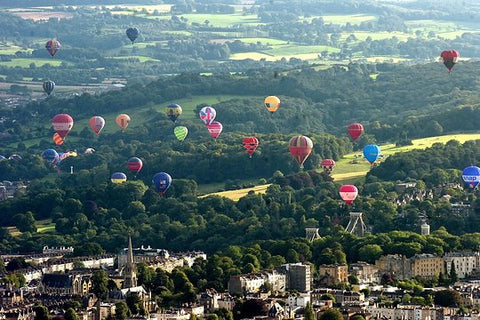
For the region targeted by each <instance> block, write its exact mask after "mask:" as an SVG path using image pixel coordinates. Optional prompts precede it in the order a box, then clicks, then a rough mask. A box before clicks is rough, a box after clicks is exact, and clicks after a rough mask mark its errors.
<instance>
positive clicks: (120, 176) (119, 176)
mask: <svg viewBox="0 0 480 320" xmlns="http://www.w3.org/2000/svg"><path fill="white" fill-rule="evenodd" d="M110 181H112V182H113V183H124V182H125V181H127V175H126V174H125V173H123V172H115V173H114V174H112V176H111V177H110Z"/></svg>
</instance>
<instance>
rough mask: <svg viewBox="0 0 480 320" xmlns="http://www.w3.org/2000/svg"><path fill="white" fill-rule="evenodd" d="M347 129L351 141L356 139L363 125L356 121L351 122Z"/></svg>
mask: <svg viewBox="0 0 480 320" xmlns="http://www.w3.org/2000/svg"><path fill="white" fill-rule="evenodd" d="M347 131H348V134H349V135H350V137H352V139H353V141H357V139H358V138H360V136H361V135H362V133H363V125H362V124H361V123H357V122H355V123H352V124H350V125H349V126H348V127H347Z"/></svg>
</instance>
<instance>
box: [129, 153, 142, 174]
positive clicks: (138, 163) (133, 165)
mask: <svg viewBox="0 0 480 320" xmlns="http://www.w3.org/2000/svg"><path fill="white" fill-rule="evenodd" d="M127 167H128V170H130V172H132V173H133V174H135V175H137V173H139V172H140V170H142V167H143V162H142V160H141V159H140V158H137V157H132V158H130V159H128V162H127Z"/></svg>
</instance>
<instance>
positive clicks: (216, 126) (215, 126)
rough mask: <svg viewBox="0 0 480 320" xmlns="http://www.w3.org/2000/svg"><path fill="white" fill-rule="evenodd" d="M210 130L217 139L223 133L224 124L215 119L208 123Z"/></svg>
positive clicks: (211, 134)
mask: <svg viewBox="0 0 480 320" xmlns="http://www.w3.org/2000/svg"><path fill="white" fill-rule="evenodd" d="M207 129H208V132H210V136H212V138H214V139H217V138H218V136H219V135H220V133H222V130H223V125H222V124H221V123H220V122H218V121H213V122H212V123H210V124H207Z"/></svg>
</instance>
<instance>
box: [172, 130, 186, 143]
mask: <svg viewBox="0 0 480 320" xmlns="http://www.w3.org/2000/svg"><path fill="white" fill-rule="evenodd" d="M173 134H174V135H175V137H177V139H178V140H180V141H183V140H185V138H186V137H187V134H188V128H187V127H184V126H178V127H175V129H173Z"/></svg>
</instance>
